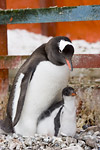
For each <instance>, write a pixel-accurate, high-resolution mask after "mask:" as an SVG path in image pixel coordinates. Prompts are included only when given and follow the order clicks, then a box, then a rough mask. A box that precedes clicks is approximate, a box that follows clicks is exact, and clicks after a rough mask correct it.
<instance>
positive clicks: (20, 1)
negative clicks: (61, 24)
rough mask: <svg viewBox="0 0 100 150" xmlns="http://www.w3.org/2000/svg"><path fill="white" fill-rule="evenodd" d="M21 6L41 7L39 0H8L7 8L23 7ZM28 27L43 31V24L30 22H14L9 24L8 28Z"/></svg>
mask: <svg viewBox="0 0 100 150" xmlns="http://www.w3.org/2000/svg"><path fill="white" fill-rule="evenodd" d="M21 8H23V9H24V8H39V1H38V0H35V1H34V0H7V9H21ZM16 28H17V29H26V30H28V31H31V32H35V33H41V26H40V24H39V23H35V24H33V23H29V24H12V25H8V29H16Z"/></svg>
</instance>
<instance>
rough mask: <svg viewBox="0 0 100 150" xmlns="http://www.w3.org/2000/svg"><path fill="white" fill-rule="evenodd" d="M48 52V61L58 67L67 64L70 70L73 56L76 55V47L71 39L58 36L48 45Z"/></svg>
mask: <svg viewBox="0 0 100 150" xmlns="http://www.w3.org/2000/svg"><path fill="white" fill-rule="evenodd" d="M46 52H47V56H48V59H49V60H50V61H51V62H52V63H54V64H56V65H64V64H67V65H68V67H69V68H70V70H73V67H72V56H73V54H74V47H73V45H72V42H71V40H70V39H69V38H67V37H64V36H57V37H54V38H52V39H51V40H50V41H49V42H48V43H47V44H46Z"/></svg>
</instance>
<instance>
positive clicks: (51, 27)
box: [40, 0, 56, 36]
mask: <svg viewBox="0 0 100 150" xmlns="http://www.w3.org/2000/svg"><path fill="white" fill-rule="evenodd" d="M55 5H56V2H55V0H40V7H41V8H46V7H52V6H55ZM41 30H42V34H43V35H46V36H56V23H41Z"/></svg>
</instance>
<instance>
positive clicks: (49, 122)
mask: <svg viewBox="0 0 100 150" xmlns="http://www.w3.org/2000/svg"><path fill="white" fill-rule="evenodd" d="M75 96H76V93H75V91H74V89H73V88H72V87H66V88H64V89H63V91H62V101H60V102H57V103H54V104H53V105H51V106H50V107H49V108H48V109H47V110H46V111H45V112H43V113H42V114H41V116H40V117H39V120H38V125H37V133H38V134H42V135H49V136H59V135H64V136H72V137H73V136H74V135H75V133H76V105H75Z"/></svg>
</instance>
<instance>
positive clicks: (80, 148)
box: [66, 145, 83, 150]
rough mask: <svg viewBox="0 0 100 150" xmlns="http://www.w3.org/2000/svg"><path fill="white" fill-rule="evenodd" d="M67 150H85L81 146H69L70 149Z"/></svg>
mask: <svg viewBox="0 0 100 150" xmlns="http://www.w3.org/2000/svg"><path fill="white" fill-rule="evenodd" d="M66 150H83V148H82V147H80V146H79V145H76V146H69V147H68V148H66Z"/></svg>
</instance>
